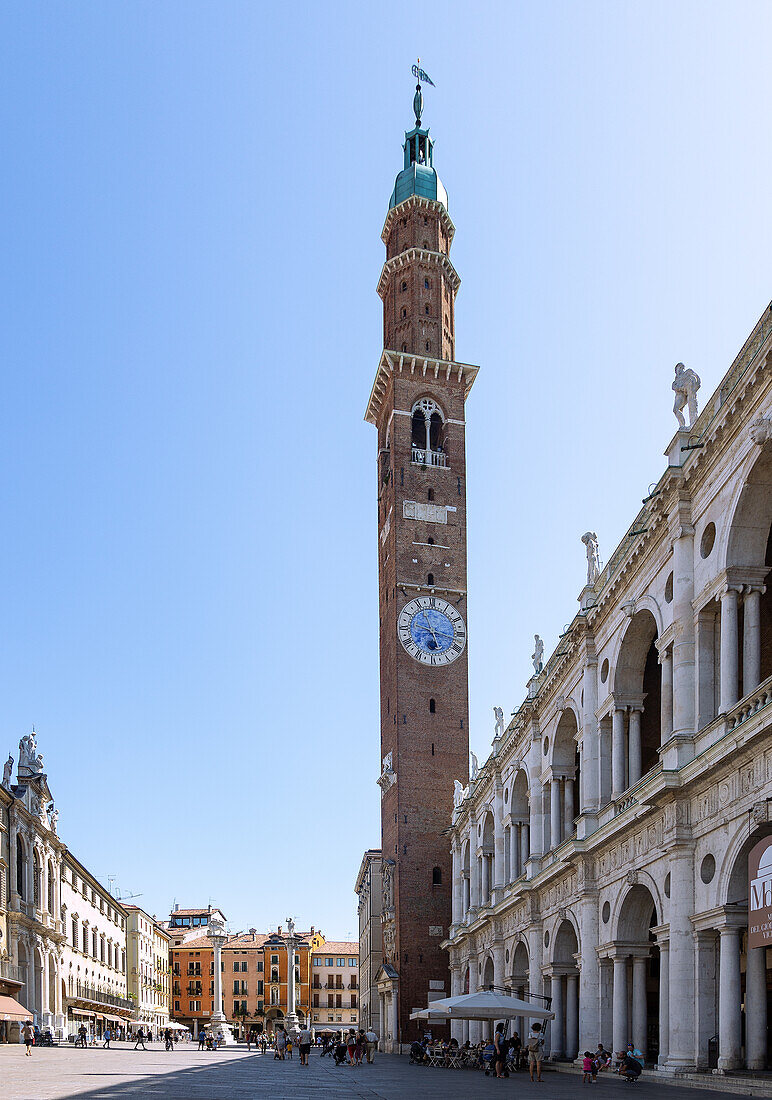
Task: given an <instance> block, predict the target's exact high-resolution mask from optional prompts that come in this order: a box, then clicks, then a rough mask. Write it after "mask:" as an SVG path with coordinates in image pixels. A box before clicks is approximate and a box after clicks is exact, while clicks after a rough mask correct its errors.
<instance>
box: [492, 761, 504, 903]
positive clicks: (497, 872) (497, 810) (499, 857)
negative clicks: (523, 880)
mask: <svg viewBox="0 0 772 1100" xmlns="http://www.w3.org/2000/svg"><path fill="white" fill-rule="evenodd" d="M492 885H493V900H494V901H495V902H498V901H501V895H502V892H503V890H504V792H503V790H502V788H501V782H500V781H499V782H498V783H497V784H496V789H495V791H494V795H493V884H492Z"/></svg>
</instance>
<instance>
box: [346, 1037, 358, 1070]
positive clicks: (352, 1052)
mask: <svg viewBox="0 0 772 1100" xmlns="http://www.w3.org/2000/svg"><path fill="white" fill-rule="evenodd" d="M346 1049H347V1051H348V1064H349V1065H350V1066H355V1065H356V1050H357V1033H356V1032H355V1031H354V1029H353V1027H352V1029H351V1031H349V1033H348V1039H347V1040H346Z"/></svg>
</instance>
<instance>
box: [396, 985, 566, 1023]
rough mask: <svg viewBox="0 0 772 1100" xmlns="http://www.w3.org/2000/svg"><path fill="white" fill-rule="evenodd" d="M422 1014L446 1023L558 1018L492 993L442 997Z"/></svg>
mask: <svg viewBox="0 0 772 1100" xmlns="http://www.w3.org/2000/svg"><path fill="white" fill-rule="evenodd" d="M422 1011H428V1012H431V1013H436V1018H437V1019H444V1020H448V1019H450V1020H514V1019H516V1017H518V1016H523V1017H525V1018H526V1019H528V1020H552V1019H554V1018H555V1013H554V1012H550V1011H549V1010H548V1009H546V1008H537V1006H536V1005H535V1004H532V1003H531V1002H530V1001H521V1000H520V998H519V997H510V996H509V994H507V993H496V992H494V991H493V990H492V989H486V990H482V991H481V992H480V993H462V994H461V995H460V996H458V997H443V998H442V1000H440V1001H432V1003H431V1005H430V1006H429V1008H428V1009H424V1010H422ZM411 1018H412V1017H411ZM422 1018H423V1017H422Z"/></svg>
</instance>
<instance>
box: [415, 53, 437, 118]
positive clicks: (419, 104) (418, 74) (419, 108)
mask: <svg viewBox="0 0 772 1100" xmlns="http://www.w3.org/2000/svg"><path fill="white" fill-rule="evenodd" d="M413 76H414V77H415V78H416V80H417V81H418V83H417V84H416V86H415V95H414V96H413V110H414V111H415V124H416V126H420V125H421V115H422V114H423V109H424V97H423V96H422V95H421V81H422V80H423V82H424V84H431V86H432V88H433V87H434V86H435V85H434V81H433V80H432V78H431V77H430V76H429V74H428V73H425V72H424V71H423V69H422V68H421V58H420V57H419V58H418V64H416V65H414V66H413Z"/></svg>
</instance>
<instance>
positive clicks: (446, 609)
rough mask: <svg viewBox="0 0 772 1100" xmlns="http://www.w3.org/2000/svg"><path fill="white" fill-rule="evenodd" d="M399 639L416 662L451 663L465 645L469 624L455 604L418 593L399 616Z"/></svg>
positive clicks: (437, 597)
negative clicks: (465, 621)
mask: <svg viewBox="0 0 772 1100" xmlns="http://www.w3.org/2000/svg"><path fill="white" fill-rule="evenodd" d="M397 633H398V634H399V640H400V642H402V645H403V647H404V649H405V651H406V652H407V653H409V654H410V656H411V657H412V658H413V660H415V661H420V662H421V664H424V665H449V664H451V663H452V662H453V661H455V659H456V657H459V656H460V655H461V654H462V653H463V651H464V646H465V645H466V624H465V623H464V620H463V619H462V618H461V616H460V615H459V613H458V612H457V611H456V609H455V607H454V606H453V605H452V604H450V603H448V601H447V600H442V599H440V598H439V596H416V598H415V599H414V600H411V601H410V603H406V604H405V606H404V607H403V608H402V610H401V611H400V613H399V617H398V618H397Z"/></svg>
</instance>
